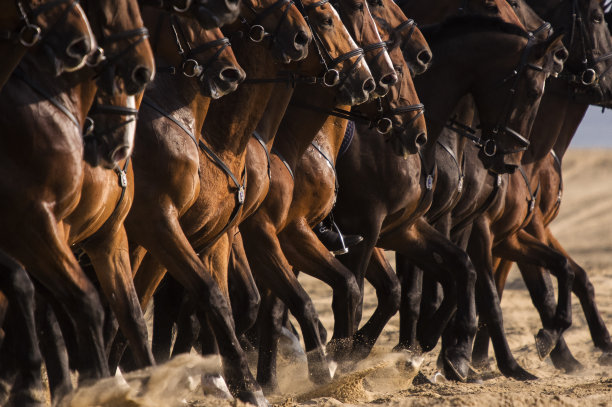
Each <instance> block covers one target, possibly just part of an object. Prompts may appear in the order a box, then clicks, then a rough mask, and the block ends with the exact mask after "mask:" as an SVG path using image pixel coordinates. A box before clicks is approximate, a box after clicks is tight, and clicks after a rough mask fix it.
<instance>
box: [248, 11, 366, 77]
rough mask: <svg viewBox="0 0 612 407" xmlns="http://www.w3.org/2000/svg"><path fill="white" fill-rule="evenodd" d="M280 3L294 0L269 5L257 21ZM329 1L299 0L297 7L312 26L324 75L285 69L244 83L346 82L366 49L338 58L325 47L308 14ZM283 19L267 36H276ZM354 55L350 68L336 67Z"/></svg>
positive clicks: (355, 49) (311, 29)
mask: <svg viewBox="0 0 612 407" xmlns="http://www.w3.org/2000/svg"><path fill="white" fill-rule="evenodd" d="M279 3H281V4H284V3H290V4H293V0H278V1H277V2H276V3H274V4H273V5H271V6H270V7H268V9H266V10H264V12H263V13H261V14H259V15H258V17H257V19H256V21H258V20H260V19H261V17H262V16H263V15H264V14H265V15H268V14H269V12H271V11H270V9H271V8H272V7H274V8H277V7H279V6H278V4H279ZM327 3H329V0H321V1H318V2H316V3H313V4H309V5H308V6H304V4H303V3H302V1H301V0H298V1H297V3H296V7H297V8H298V10H299V11H300V12H301V13H302V16H303V17H304V20H305V21H306V23H307V24H308V27H309V28H310V32H311V33H312V37H313V42H314V44H315V48H316V50H317V54H318V56H319V62H320V63H321V66H322V67H323V68H324V70H325V71H324V73H323V75H322V76H309V75H303V74H300V73H294V72H286V71H285V72H279V76H277V77H276V78H247V79H246V80H245V81H244V82H243V83H245V84H249V83H250V84H263V83H288V84H291V85H292V86H295V84H296V83H308V84H322V85H325V86H327V87H334V86H342V84H344V82H345V81H346V80H347V79H348V78H349V77H350V75H351V74H352V73H353V72H354V71H355V70H356V69H357V66H358V64H359V62H360V61H361V60H362V59H363V58H364V54H365V51H364V49H363V48H354V49H352V50H350V51H348V52H346V53H344V54H342V55H340V56H338V57H336V58H334V57H333V56H332V55H331V54H330V53H329V51H328V50H327V48H326V47H325V44H324V43H323V40H322V39H321V37H320V36H319V34H318V33H317V31H316V30H315V29H314V27H313V26H312V23H311V22H310V19H309V18H308V15H307V13H308V11H310V10H312V9H314V8H317V7H320V6H323V5H325V4H327ZM287 12H288V8H287V9H285V12H284V14H283V18H284V17H285V16H286V15H287ZM282 21H283V19H281V20H280V21H279V24H278V25H277V28H276V31H275V34H267V33H266V34H265V36H272V37H273V36H275V35H276V34H277V33H278V29H279V27H280V23H281V22H282ZM253 27H257V25H254V26H252V27H251V31H250V33H249V38H250V39H251V41H254V40H253V39H252V38H251V32H252V28H253ZM259 27H261V26H259ZM261 29H263V27H261ZM264 31H265V30H264ZM263 38H264V37H262V40H263ZM354 57H357V59H356V60H355V62H353V64H352V65H351V66H350V67H349V69H348V70H346V71H342V72H339V71H338V70H337V69H336V67H337V66H338V65H339V64H341V63H342V62H344V61H346V60H349V59H351V58H354Z"/></svg>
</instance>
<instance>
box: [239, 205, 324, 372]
mask: <svg viewBox="0 0 612 407" xmlns="http://www.w3.org/2000/svg"><path fill="white" fill-rule="evenodd" d="M240 230H241V232H242V236H243V241H244V248H245V251H246V254H247V256H248V259H249V264H250V265H251V269H252V271H253V277H255V281H256V282H257V286H258V287H260V288H261V289H269V290H271V291H272V293H273V294H274V295H276V296H277V297H278V298H280V299H281V300H282V301H283V302H284V303H285V305H286V306H287V307H288V308H289V310H290V311H291V313H292V314H293V315H294V316H295V318H296V319H297V321H298V323H299V324H300V327H301V328H302V334H303V336H304V344H305V346H306V352H307V358H308V371H309V375H310V378H311V380H312V381H314V382H315V383H326V382H329V381H330V380H331V374H330V371H329V367H328V364H327V359H326V357H325V351H324V350H323V343H322V342H321V337H320V335H319V328H318V324H317V321H318V317H317V312H316V310H315V307H314V304H313V303H312V300H311V299H310V297H309V296H308V294H307V293H306V291H305V290H304V288H303V287H302V285H301V284H300V283H299V282H298V280H297V277H296V276H295V274H294V273H293V270H292V267H291V265H290V264H289V262H288V261H287V259H286V258H285V255H284V254H283V252H282V250H281V246H280V242H279V241H278V237H277V236H276V228H275V227H274V225H272V224H271V223H268V222H266V221H265V220H262V219H258V218H257V217H251V218H249V219H247V220H246V221H244V222H243V223H242V225H241V227H240ZM259 340H260V341H261V340H262V338H260V339H259Z"/></svg>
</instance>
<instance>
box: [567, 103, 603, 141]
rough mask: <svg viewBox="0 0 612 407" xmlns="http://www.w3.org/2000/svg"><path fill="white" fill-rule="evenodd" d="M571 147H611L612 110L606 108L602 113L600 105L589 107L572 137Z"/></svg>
mask: <svg viewBox="0 0 612 407" xmlns="http://www.w3.org/2000/svg"><path fill="white" fill-rule="evenodd" d="M571 147H578V148H595V147H600V148H601V147H605V148H612V110H610V109H606V111H605V112H604V113H603V114H602V113H601V108H600V107H596V106H591V107H589V109H588V110H587V112H586V114H585V115H584V119H582V123H580V126H579V127H578V130H577V131H576V134H575V135H574V138H573V139H572V143H571V144H570V148H571Z"/></svg>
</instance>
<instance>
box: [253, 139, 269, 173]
mask: <svg viewBox="0 0 612 407" xmlns="http://www.w3.org/2000/svg"><path fill="white" fill-rule="evenodd" d="M253 137H255V140H257V141H259V144H261V148H263V150H264V153H266V158H267V159H268V179H269V180H271V179H272V168H271V167H270V152H269V151H268V146H266V142H265V141H263V139H262V138H261V136H260V135H259V133H258V132H257V130H253Z"/></svg>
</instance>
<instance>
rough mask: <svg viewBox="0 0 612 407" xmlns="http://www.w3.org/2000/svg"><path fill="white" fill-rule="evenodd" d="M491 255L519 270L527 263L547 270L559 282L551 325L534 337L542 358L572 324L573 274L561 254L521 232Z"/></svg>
mask: <svg viewBox="0 0 612 407" xmlns="http://www.w3.org/2000/svg"><path fill="white" fill-rule="evenodd" d="M493 253H494V254H495V255H497V256H499V257H503V258H506V259H508V260H513V261H516V262H517V263H519V264H520V267H523V266H524V265H526V264H530V265H532V266H537V267H545V268H548V269H550V270H551V272H552V273H553V274H554V275H555V276H556V277H557V279H558V281H559V287H558V289H559V294H558V300H557V308H556V311H555V316H554V318H553V320H552V321H550V322H552V324H545V325H544V328H543V329H541V330H540V331H539V332H538V334H537V335H536V345H537V350H538V354H539V356H540V358H542V359H543V358H545V357H546V356H548V354H549V353H550V352H551V351H552V349H553V348H554V347H555V344H556V343H557V340H558V339H559V336H560V335H561V333H563V331H565V330H566V329H567V328H568V327H569V326H570V325H571V324H572V303H571V290H572V284H573V280H574V272H573V270H571V268H570V266H569V262H568V261H567V258H566V257H565V256H564V255H563V254H561V253H559V252H558V251H556V250H554V249H551V248H550V247H548V246H547V245H545V244H543V243H542V242H541V241H540V240H538V239H537V238H535V237H534V236H532V235H530V234H529V233H527V232H526V231H525V230H520V231H519V232H517V233H516V234H515V235H513V236H510V237H509V238H507V239H505V240H504V241H503V242H501V243H500V244H498V245H497V246H496V247H495V248H494V249H493ZM523 268H524V267H523ZM535 272H536V273H537V272H538V271H535ZM544 272H545V271H544ZM533 294H534V295H536V296H537V295H541V294H540V293H538V292H533ZM532 299H534V302H535V301H539V300H536V299H535V298H534V296H533V295H532Z"/></svg>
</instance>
